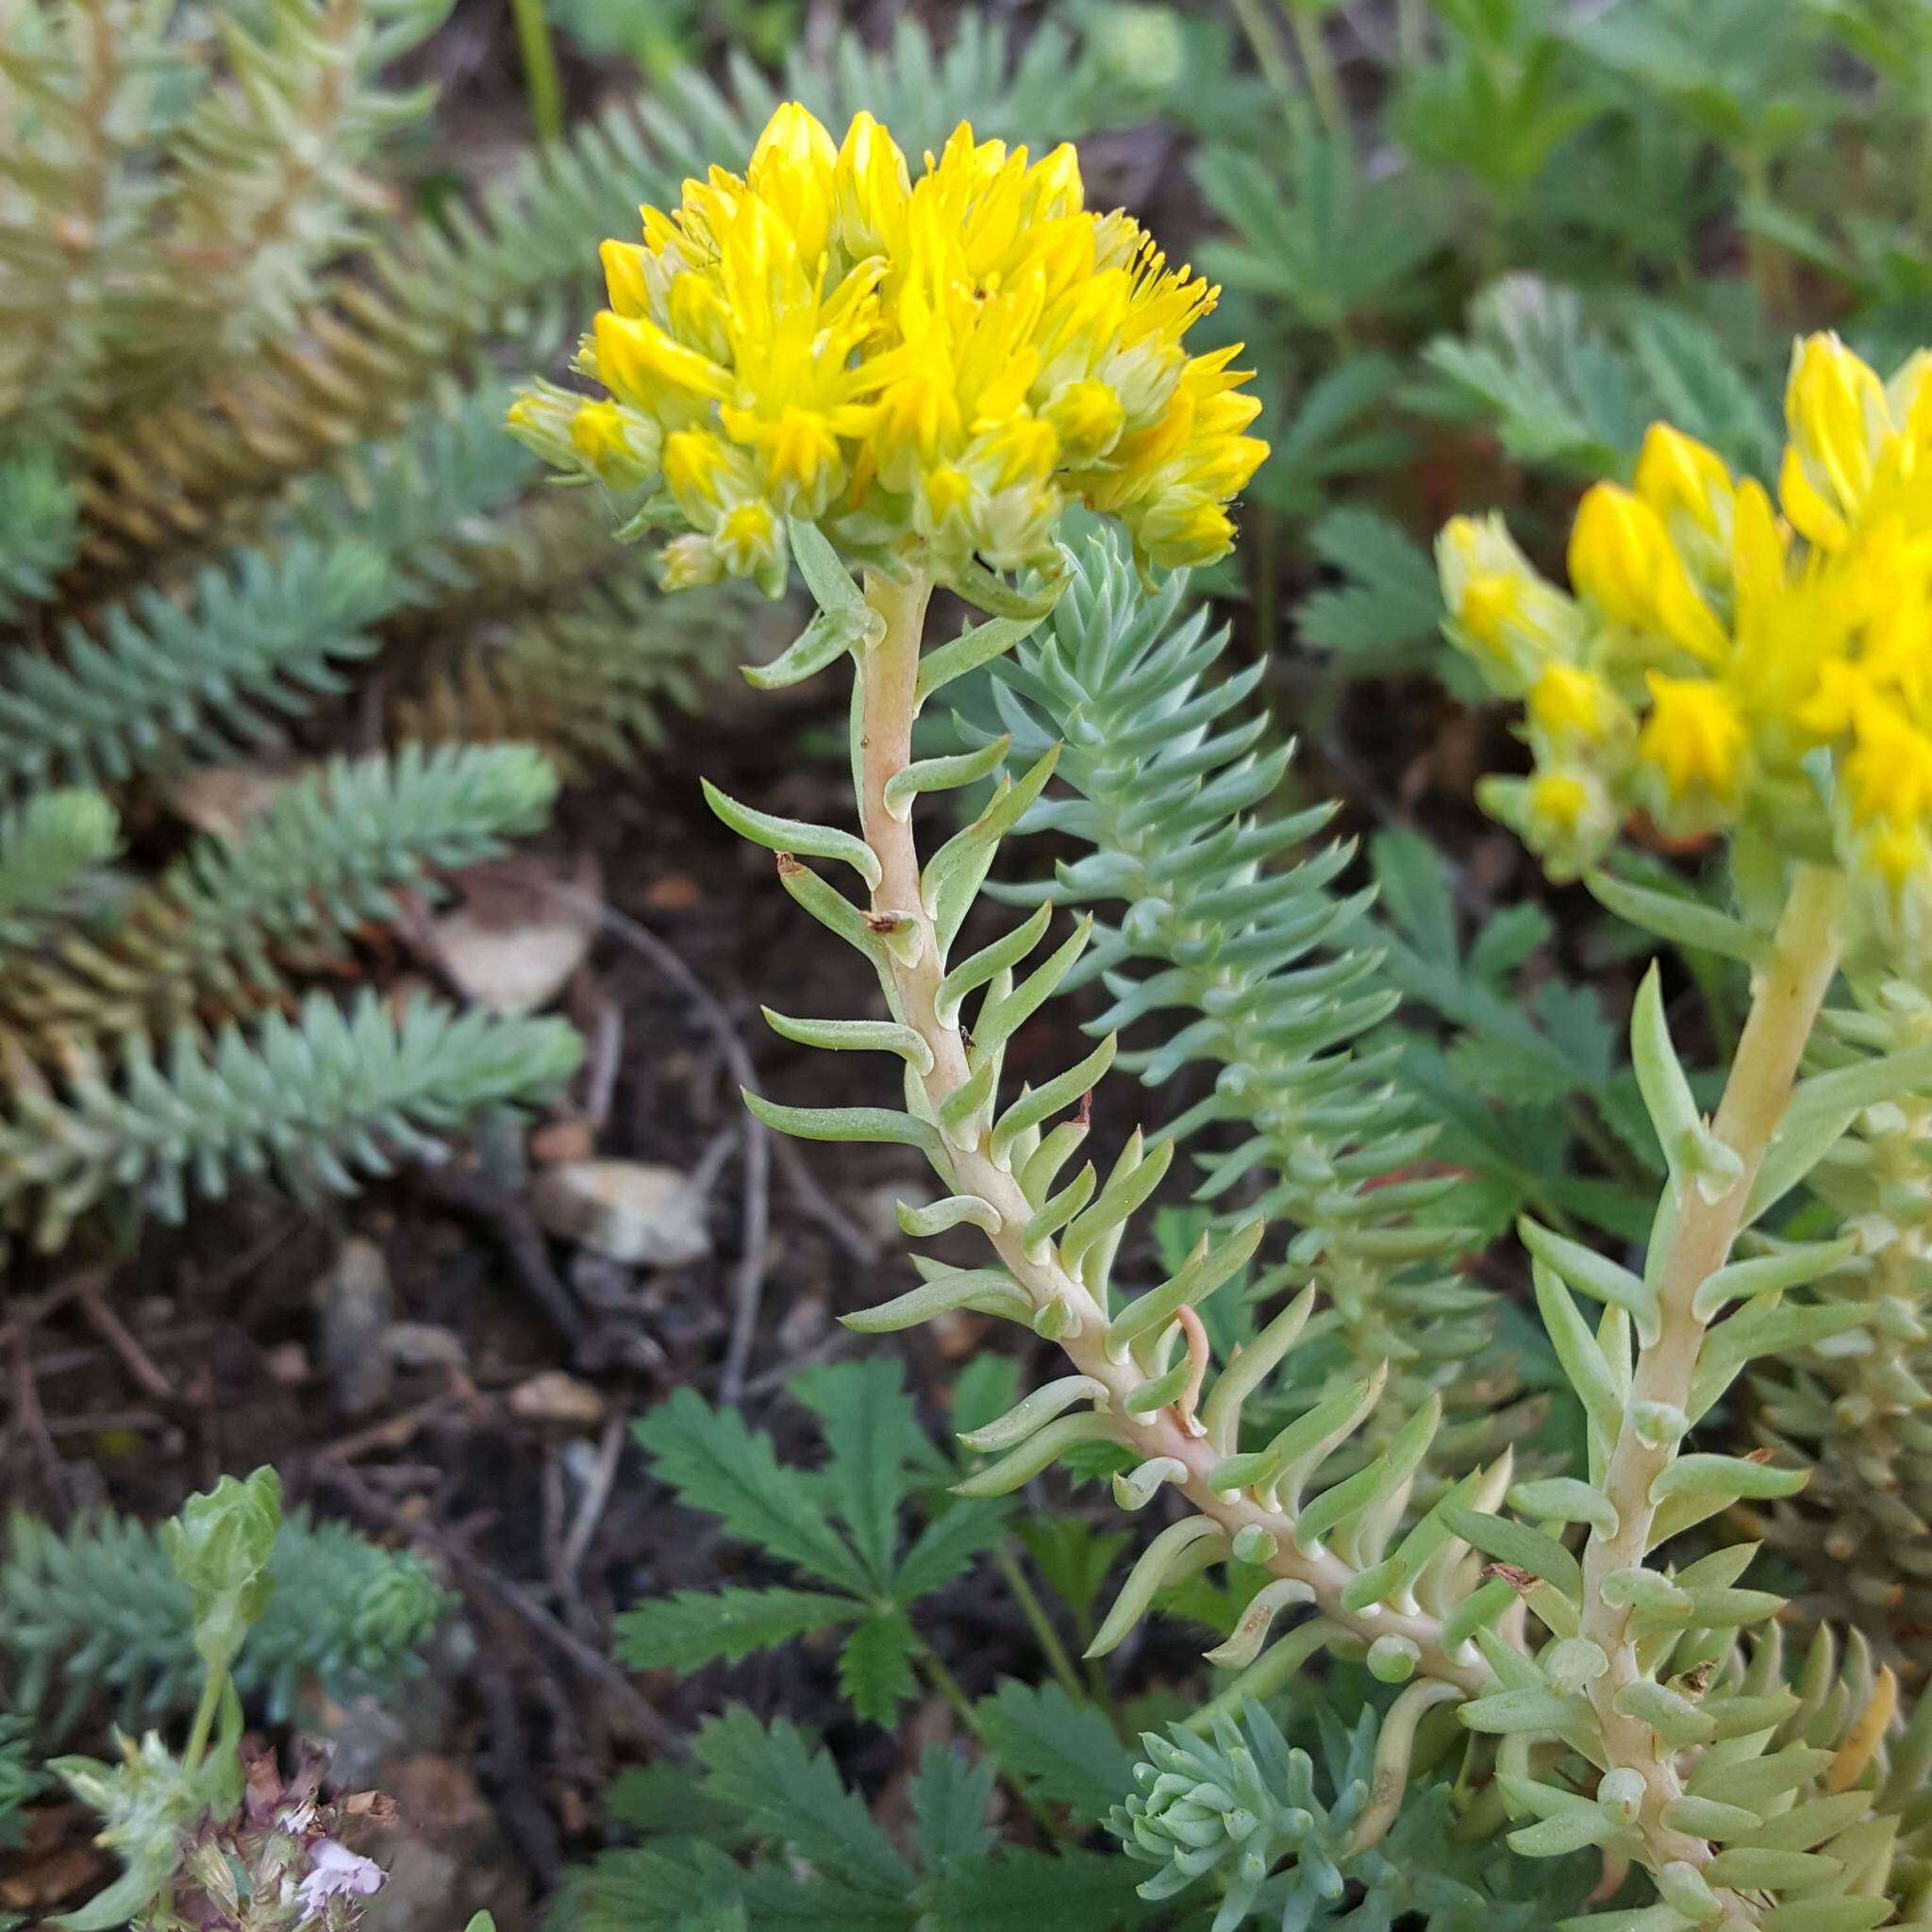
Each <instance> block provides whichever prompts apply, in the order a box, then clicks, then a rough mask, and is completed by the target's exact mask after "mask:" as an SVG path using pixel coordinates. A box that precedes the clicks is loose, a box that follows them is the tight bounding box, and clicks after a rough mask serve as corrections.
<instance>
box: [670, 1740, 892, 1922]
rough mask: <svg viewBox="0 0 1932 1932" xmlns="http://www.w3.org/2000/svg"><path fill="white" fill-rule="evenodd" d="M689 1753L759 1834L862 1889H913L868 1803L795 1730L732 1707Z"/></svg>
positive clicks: (886, 1894) (883, 1894)
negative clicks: (845, 1784) (778, 1842)
mask: <svg viewBox="0 0 1932 1932" xmlns="http://www.w3.org/2000/svg"><path fill="white" fill-rule="evenodd" d="M692 1750H693V1754H694V1755H695V1757H696V1758H697V1760H698V1762H699V1763H700V1764H702V1765H703V1766H704V1767H705V1769H706V1771H707V1772H708V1774H709V1777H708V1784H709V1787H710V1790H711V1793H712V1795H713V1796H714V1797H717V1798H719V1799H721V1800H723V1801H724V1803H726V1804H729V1805H731V1806H733V1807H736V1808H737V1809H739V1810H740V1811H741V1812H743V1814H744V1815H745V1817H746V1819H747V1820H748V1821H749V1822H750V1824H751V1825H752V1827H753V1828H754V1830H756V1831H757V1832H758V1834H759V1835H760V1836H762V1837H767V1838H771V1839H774V1840H778V1841H780V1842H781V1843H783V1844H786V1845H789V1846H790V1847H791V1849H792V1850H793V1851H795V1852H796V1853H797V1855H798V1856H799V1857H802V1858H804V1859H806V1860H807V1861H808V1863H809V1864H811V1865H812V1866H813V1867H814V1868H816V1869H817V1870H818V1871H819V1872H821V1873H824V1874H827V1875H828V1876H831V1877H834V1878H838V1879H841V1880H843V1881H844V1882H845V1883H846V1884H848V1885H850V1886H852V1887H853V1888H854V1889H855V1890H858V1891H860V1892H865V1893H870V1894H874V1895H875V1896H877V1897H879V1898H881V1899H883V1900H889V1901H891V1900H897V1901H903V1900H904V1899H905V1897H906V1895H907V1893H908V1891H909V1890H911V1887H912V1873H911V1871H910V1869H909V1868H908V1865H907V1863H906V1861H905V1859H903V1858H902V1857H900V1856H899V1854H898V1853H897V1852H896V1851H895V1850H894V1849H893V1846H892V1841H891V1839H889V1838H888V1837H887V1836H886V1834H885V1833H884V1832H883V1831H881V1830H880V1829H879V1827H878V1826H877V1825H876V1824H874V1823H873V1819H872V1814H871V1813H870V1812H869V1811H868V1810H867V1809H866V1807H865V1802H864V1800H863V1799H862V1798H860V1797H859V1796H858V1793H857V1792H856V1791H851V1790H847V1789H846V1788H845V1786H844V1785H843V1784H842V1783H841V1781H840V1778H839V1772H838V1768H837V1766H835V1765H834V1764H833V1762H832V1759H831V1757H830V1755H829V1754H828V1753H827V1752H824V1751H822V1750H820V1751H815V1750H813V1749H812V1748H811V1747H810V1746H809V1745H808V1743H807V1741H806V1739H805V1734H804V1733H803V1732H802V1731H800V1730H798V1729H797V1728H796V1727H795V1726H793V1725H791V1724H783V1723H779V1724H772V1725H771V1726H769V1727H767V1726H766V1725H764V1724H760V1723H759V1722H758V1719H757V1718H756V1717H754V1716H753V1715H752V1714H751V1712H750V1711H748V1710H744V1709H741V1708H736V1707H734V1708H733V1709H730V1710H727V1711H726V1712H725V1713H724V1715H723V1716H722V1717H719V1718H715V1719H713V1720H712V1721H711V1723H709V1724H707V1725H706V1726H705V1727H704V1729H703V1730H701V1731H700V1732H699V1733H698V1735H697V1738H696V1740H695V1742H694V1743H693V1745H692Z"/></svg>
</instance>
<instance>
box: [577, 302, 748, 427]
mask: <svg viewBox="0 0 1932 1932" xmlns="http://www.w3.org/2000/svg"><path fill="white" fill-rule="evenodd" d="M592 330H593V332H592V337H591V340H592V342H593V344H594V348H595V355H596V362H597V380H598V381H599V382H601V383H602V384H603V385H604V387H605V388H606V389H608V390H609V391H611V393H612V394H613V395H615V396H616V397H617V399H618V400H619V401H620V402H625V403H629V404H631V405H633V407H635V408H640V409H644V410H657V411H658V412H659V413H660V414H661V413H664V412H666V411H667V409H668V411H669V412H670V413H671V414H672V415H673V417H674V419H675V418H677V417H681V416H684V415H686V414H689V413H690V412H691V410H692V409H694V408H695V407H696V406H697V405H699V404H701V403H703V402H705V401H710V402H719V401H722V400H723V399H724V397H725V396H727V395H728V394H730V392H731V379H730V377H729V376H728V375H726V374H725V372H724V370H723V369H721V368H719V366H718V365H717V364H716V363H715V362H713V361H712V360H711V359H710V358H708V356H700V355H699V354H698V353H697V351H696V350H694V349H687V348H686V347H685V346H684V344H683V343H682V342H678V341H673V340H672V338H671V337H670V336H668V335H666V334H665V333H664V331H663V330H662V329H661V328H659V327H658V325H657V324H656V323H655V322H652V321H651V320H650V319H649V317H647V316H624V315H618V314H616V313H614V312H613V311H612V310H610V309H608V308H607V309H605V310H603V311H602V312H601V313H600V314H599V315H598V317H597V320H596V322H595V324H594V325H592Z"/></svg>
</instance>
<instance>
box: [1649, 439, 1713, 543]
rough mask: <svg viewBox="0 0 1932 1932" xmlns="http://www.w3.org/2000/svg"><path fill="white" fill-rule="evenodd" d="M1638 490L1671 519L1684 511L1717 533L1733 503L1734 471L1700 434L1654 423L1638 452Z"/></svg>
mask: <svg viewBox="0 0 1932 1932" xmlns="http://www.w3.org/2000/svg"><path fill="white" fill-rule="evenodd" d="M1637 494H1638V495H1639V496H1641V498H1642V499H1643V500H1644V502H1645V503H1647V504H1649V505H1650V507H1651V508H1653V509H1654V510H1656V511H1657V514H1658V516H1660V517H1662V518H1663V519H1664V520H1665V522H1666V524H1668V523H1669V521H1670V518H1671V517H1672V516H1673V515H1674V514H1680V515H1683V516H1686V517H1688V518H1690V520H1691V522H1692V523H1693V524H1695V525H1696V526H1697V527H1698V528H1699V529H1700V530H1702V531H1704V532H1705V533H1706V535H1707V536H1711V537H1715V536H1717V535H1718V534H1719V532H1720V530H1721V528H1722V525H1723V512H1724V511H1725V510H1727V509H1728V508H1730V503H1731V497H1732V490H1731V473H1730V472H1729V471H1728V470H1727V469H1726V468H1725V467H1724V458H1722V457H1720V456H1719V455H1718V454H1717V452H1716V451H1715V450H1713V449H1708V448H1707V447H1706V446H1705V445H1704V444H1703V443H1701V442H1699V441H1697V439H1696V438H1695V437H1691V436H1686V435H1685V434H1684V433H1683V431H1682V430H1679V429H1673V428H1672V427H1671V425H1669V424H1668V423H1653V424H1652V425H1650V427H1649V428H1648V429H1647V430H1646V431H1645V432H1644V437H1643V447H1642V449H1641V451H1640V452H1639V453H1638V458H1637Z"/></svg>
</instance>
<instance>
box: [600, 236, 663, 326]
mask: <svg viewBox="0 0 1932 1932" xmlns="http://www.w3.org/2000/svg"><path fill="white" fill-rule="evenodd" d="M597 259H598V260H599V261H600V262H602V263H603V265H604V287H605V289H606V291H608V294H609V296H610V307H611V308H612V309H613V310H614V311H615V312H616V313H617V314H619V315H623V316H627V317H630V318H633V319H635V318H636V317H638V316H640V315H648V314H650V312H651V275H650V268H651V252H650V250H649V249H647V248H644V247H641V246H640V245H639V244H638V243H637V242H605V243H604V244H603V246H602V247H600V248H599V249H598V250H597Z"/></svg>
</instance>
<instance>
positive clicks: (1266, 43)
mask: <svg viewBox="0 0 1932 1932" xmlns="http://www.w3.org/2000/svg"><path fill="white" fill-rule="evenodd" d="M1234 10H1235V18H1236V19H1238V20H1239V21H1240V22H1241V31H1242V32H1243V33H1244V34H1245V35H1246V36H1247V40H1248V45H1249V46H1250V47H1252V48H1253V49H1254V52H1255V62H1256V65H1257V66H1258V67H1259V68H1260V70H1261V76H1262V78H1263V79H1264V80H1266V81H1267V83H1268V87H1269V91H1270V92H1272V93H1273V94H1274V100H1275V104H1276V106H1278V107H1279V108H1280V109H1281V117H1282V119H1283V120H1284V121H1286V122H1287V123H1288V126H1289V132H1290V133H1291V134H1293V135H1300V134H1302V133H1304V132H1305V131H1306V130H1307V108H1306V107H1305V106H1304V105H1303V102H1302V91H1301V88H1300V86H1299V84H1298V83H1297V82H1296V80H1295V77H1294V69H1293V67H1292V66H1291V64H1290V61H1289V58H1288V49H1287V48H1286V47H1285V46H1284V45H1283V44H1282V42H1281V36H1280V35H1279V34H1278V33H1276V32H1275V30H1274V21H1273V20H1271V19H1270V18H1269V16H1268V11H1267V8H1265V7H1264V6H1263V5H1262V0H1234Z"/></svg>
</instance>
